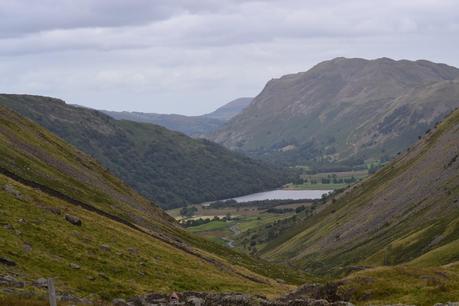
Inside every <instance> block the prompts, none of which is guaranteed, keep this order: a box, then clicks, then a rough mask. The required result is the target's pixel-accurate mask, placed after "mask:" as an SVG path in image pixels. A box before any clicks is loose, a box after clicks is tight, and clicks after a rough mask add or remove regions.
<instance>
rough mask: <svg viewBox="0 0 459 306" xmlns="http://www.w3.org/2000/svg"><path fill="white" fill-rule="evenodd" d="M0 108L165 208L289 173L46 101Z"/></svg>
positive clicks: (277, 180) (280, 181)
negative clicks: (39, 127)
mask: <svg viewBox="0 0 459 306" xmlns="http://www.w3.org/2000/svg"><path fill="white" fill-rule="evenodd" d="M0 103H3V104H5V105H6V106H8V107H10V108H11V109H13V110H15V111H17V112H19V113H21V114H23V115H24V116H26V117H28V118H29V119H32V120H35V121H37V122H38V123H39V124H41V125H43V126H44V127H45V128H47V129H49V130H51V131H52V132H54V133H56V134H57V135H58V136H60V137H62V138H64V139H65V140H67V141H68V142H69V143H71V144H73V145H74V146H76V147H77V148H79V149H80V150H82V151H84V152H85V153H87V154H89V155H92V156H93V157H95V158H96V159H97V160H98V161H99V162H101V163H102V164H103V165H104V166H105V167H107V168H108V169H109V170H110V171H111V172H112V173H113V174H115V175H116V176H118V177H120V178H121V179H123V180H124V181H125V182H126V183H127V184H129V185H130V186H131V187H133V188H134V189H136V190H137V191H138V192H140V193H141V194H143V195H144V196H146V197H147V198H149V199H150V200H152V201H153V202H155V203H157V204H159V205H160V206H161V207H163V208H165V209H171V208H177V207H183V206H185V205H187V204H191V203H202V202H206V201H214V200H217V199H222V198H231V197H234V196H238V195H243V194H250V193H254V192H258V191H261V190H267V189H272V188H276V187H279V186H282V185H284V184H286V183H288V182H290V181H291V179H292V176H291V175H292V173H291V172H290V171H289V170H288V169H285V168H279V167H276V166H273V165H268V164H266V163H265V162H261V161H257V160H254V159H250V158H248V157H246V156H244V155H242V154H239V153H235V152H232V151H230V150H228V149H226V148H224V147H223V146H220V145H218V144H215V143H212V142H210V141H207V140H202V139H192V138H190V137H188V136H185V135H183V134H181V133H177V132H173V131H169V130H167V129H165V128H162V127H159V126H157V125H153V124H144V123H137V122H131V121H126V120H115V119H113V118H111V117H109V116H107V115H105V114H103V113H101V112H99V111H95V110H90V109H86V108H82V107H74V106H71V105H67V104H65V103H64V102H63V101H60V100H56V99H51V98H47V97H38V96H30V97H24V98H23V99H22V100H21V101H16V100H15V98H11V99H8V100H5V101H2V102H0Z"/></svg>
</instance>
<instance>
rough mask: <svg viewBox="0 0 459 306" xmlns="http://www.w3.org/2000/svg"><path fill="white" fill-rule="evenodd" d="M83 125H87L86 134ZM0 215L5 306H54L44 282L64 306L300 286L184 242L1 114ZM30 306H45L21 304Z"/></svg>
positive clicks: (67, 154) (125, 192) (49, 138)
mask: <svg viewBox="0 0 459 306" xmlns="http://www.w3.org/2000/svg"><path fill="white" fill-rule="evenodd" d="M10 98H14V97H10ZM2 99H5V97H4V96H2ZM26 99H32V97H21V100H16V102H17V103H24V104H26V102H25V100H26ZM34 99H35V100H42V101H43V103H46V104H44V105H45V106H46V107H47V109H48V110H50V111H51V110H53V112H54V114H58V113H57V109H62V108H64V107H65V110H67V111H71V113H72V114H73V115H77V114H78V112H79V110H74V109H72V108H68V107H66V106H65V105H64V104H63V103H62V102H61V103H58V102H57V101H56V100H54V99H49V98H38V97H34ZM37 103H38V102H37ZM42 106H43V105H42ZM31 112H32V111H31ZM84 114H86V115H87V116H91V117H92V116H95V115H94V112H89V113H83V114H82V115H84ZM49 116H50V117H49V118H51V117H52V116H53V115H51V114H49ZM67 118H68V119H70V118H72V116H71V115H70V116H68V117H67ZM105 118H108V117H106V116H105V115H100V116H99V119H100V120H101V121H98V122H94V123H95V126H98V127H99V128H100V130H99V132H100V133H105V134H107V133H110V128H109V127H110V126H109V125H100V123H102V122H103V120H105ZM85 119H87V117H84V116H82V117H81V120H82V122H81V123H82V125H85V126H88V125H89V123H88V122H85V121H84V120H85ZM49 120H56V121H57V122H59V121H60V120H61V119H59V118H58V117H52V119H49ZM42 121H43V122H46V121H47V118H46V117H43V120H42ZM89 131H91V130H90V129H86V132H89ZM93 131H94V130H93ZM94 133H95V131H94ZM88 141H91V140H88ZM0 211H1V217H0V221H1V226H2V228H1V230H0V242H1V248H0V259H1V260H0V278H1V281H2V282H1V285H2V290H3V289H8V290H4V291H3V292H2V296H1V298H0V304H2V305H45V304H46V305H48V304H47V303H46V302H45V301H44V300H43V301H42V297H43V296H46V279H44V280H43V278H48V277H52V278H54V280H55V284H56V289H57V290H59V292H65V297H66V298H67V299H69V298H71V299H75V298H78V296H80V297H82V296H84V297H86V298H88V299H90V300H94V302H96V300H98V301H99V302H100V300H101V299H102V300H105V301H106V303H105V302H104V303H103V304H107V305H108V304H110V305H111V303H109V301H111V300H112V299H114V298H121V297H122V298H128V297H132V296H134V295H140V294H144V293H145V292H166V293H169V292H173V291H184V290H194V291H212V292H222V291H224V292H228V291H237V292H246V293H251V294H254V293H258V294H273V295H277V294H281V293H283V292H285V291H286V290H288V289H289V288H290V286H288V285H285V284H280V283H278V282H276V281H274V280H273V279H271V278H270V277H266V276H262V275H261V274H265V275H268V274H270V275H272V277H273V278H279V277H282V278H283V279H284V280H285V281H289V282H290V281H291V280H292V279H296V280H297V281H298V280H301V279H302V278H301V277H302V274H301V273H296V272H289V269H288V268H287V267H282V268H279V267H276V266H273V265H271V264H269V265H267V264H266V263H265V262H264V261H262V260H260V259H256V260H255V259H252V258H250V257H248V256H246V255H242V254H240V253H236V252H234V251H232V250H229V249H227V248H224V247H222V246H220V245H218V244H216V243H212V242H210V241H207V240H204V239H201V238H197V237H194V236H192V235H191V234H188V233H187V232H185V231H184V230H183V229H181V227H180V226H178V224H177V223H175V221H174V220H173V219H172V218H171V217H169V216H168V215H167V214H166V213H165V212H164V211H162V210H161V209H160V208H159V207H157V206H156V205H154V204H153V203H151V202H150V201H148V200H146V199H145V198H143V197H141V196H140V195H139V194H138V193H136V192H135V191H134V190H132V189H131V188H129V187H128V186H127V185H125V184H124V183H123V182H122V181H121V180H119V179H118V178H116V177H114V176H113V175H112V174H111V173H109V172H108V171H107V170H106V169H104V167H102V166H101V165H100V164H99V163H98V162H97V161H96V160H94V159H93V158H91V157H90V156H88V155H86V154H84V153H83V152H81V151H79V150H77V149H76V148H75V147H73V146H72V145H69V144H68V143H66V142H65V141H63V140H62V139H60V138H59V137H57V136H56V135H54V134H53V133H51V132H49V131H48V130H46V129H45V128H43V127H41V126H39V125H38V124H35V123H33V122H32V121H30V120H28V119H26V118H24V117H22V116H20V115H19V114H17V113H16V112H13V111H11V110H9V109H7V108H5V107H3V106H1V105H0ZM251 270H252V271H251ZM254 271H259V272H258V273H257V272H254ZM286 272H287V273H286ZM290 277H292V278H290ZM17 288H21V291H22V290H25V291H27V292H28V294H27V296H24V295H23V294H22V293H21V292H19V291H17V290H16V289H17ZM5 295H7V296H10V297H11V299H12V300H5ZM75 295H76V297H75ZM14 297H16V300H14ZM28 298H38V299H39V300H37V301H35V302H31V303H28V302H27V301H24V300H27V299H28ZM99 302H96V304H99ZM72 303H76V304H81V305H83V304H84V305H89V304H91V305H92V304H93V303H89V302H81V303H80V302H79V301H78V302H75V301H74V300H72Z"/></svg>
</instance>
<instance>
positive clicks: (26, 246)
mask: <svg viewBox="0 0 459 306" xmlns="http://www.w3.org/2000/svg"><path fill="white" fill-rule="evenodd" d="M22 249H23V250H24V253H26V254H28V253H30V252H32V246H31V245H30V244H28V243H24V245H23V246H22Z"/></svg>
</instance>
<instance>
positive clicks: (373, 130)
mask: <svg viewBox="0 0 459 306" xmlns="http://www.w3.org/2000/svg"><path fill="white" fill-rule="evenodd" d="M457 78H459V69H457V68H454V67H451V66H447V65H444V64H436V63H432V62H428V61H425V60H419V61H407V60H400V61H395V60H391V59H388V58H381V59H377V60H365V59H358V58H353V59H347V58H336V59H333V60H330V61H326V62H322V63H320V64H318V65H316V66H315V67H313V68H312V69H310V70H308V71H307V72H301V73H296V74H291V75H286V76H283V77H281V78H279V79H273V80H271V81H269V82H268V83H267V85H266V86H265V88H264V89H263V91H262V92H261V93H260V94H259V95H258V96H257V97H256V98H254V100H253V102H252V103H251V104H250V105H249V106H248V107H247V108H246V109H245V110H244V111H242V112H241V113H240V114H239V115H237V116H235V117H234V118H233V119H231V120H230V121H229V122H227V123H226V124H225V126H224V127H222V128H221V129H220V130H218V131H217V132H215V133H214V134H213V135H212V136H210V139H212V140H214V141H216V142H218V143H221V144H223V145H225V146H226V147H228V148H231V149H233V150H238V151H242V152H245V153H247V154H249V156H252V157H257V158H267V159H272V160H275V161H282V162H285V163H287V164H304V163H306V164H308V163H309V164H320V163H328V162H331V163H336V162H347V163H349V164H359V163H362V161H363V160H366V159H384V160H387V159H389V158H390V157H391V156H393V155H394V154H396V153H397V152H399V151H401V150H403V149H405V148H406V147H407V146H409V145H410V144H412V143H414V142H415V141H416V140H417V138H418V136H420V135H422V134H423V133H424V132H425V131H426V130H427V129H429V128H431V127H432V126H433V125H434V124H435V122H437V121H438V120H440V118H442V117H443V116H444V115H445V114H446V113H448V112H449V111H451V110H452V109H454V108H455V107H457V106H459V80H455V79H457Z"/></svg>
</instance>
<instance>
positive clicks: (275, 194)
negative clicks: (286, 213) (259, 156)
mask: <svg viewBox="0 0 459 306" xmlns="http://www.w3.org/2000/svg"><path fill="white" fill-rule="evenodd" d="M330 191H332V190H286V189H278V190H271V191H265V192H258V193H252V194H249V195H245V196H241V197H235V198H233V199H234V200H236V201H238V202H249V201H263V200H303V199H312V200H313V199H320V198H321V197H322V195H323V194H326V193H329V192H330Z"/></svg>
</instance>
